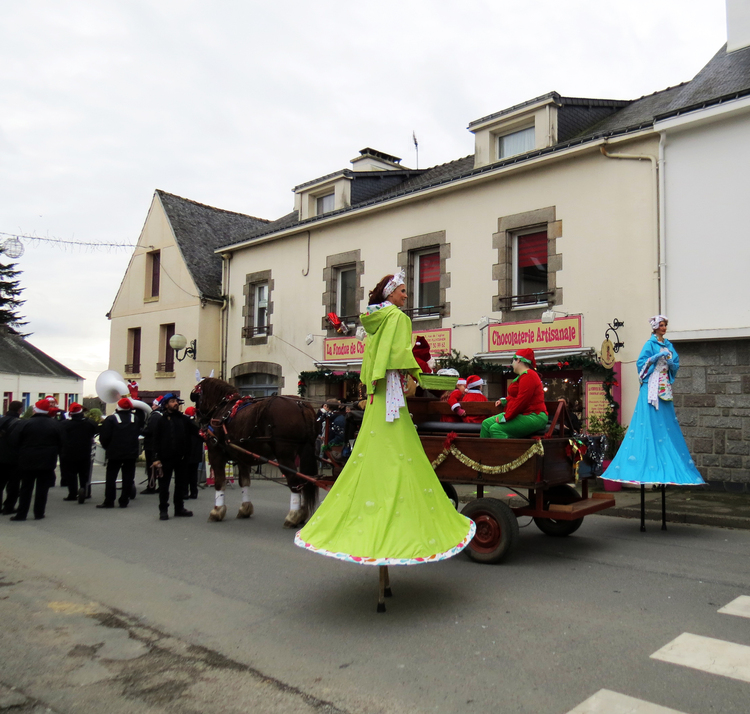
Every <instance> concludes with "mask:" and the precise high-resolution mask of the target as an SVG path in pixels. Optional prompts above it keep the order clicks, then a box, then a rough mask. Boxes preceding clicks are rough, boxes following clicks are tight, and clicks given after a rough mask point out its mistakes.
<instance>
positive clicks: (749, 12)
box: [727, 0, 750, 52]
mask: <svg viewBox="0 0 750 714" xmlns="http://www.w3.org/2000/svg"><path fill="white" fill-rule="evenodd" d="M744 47H750V3H748V2H747V0H727V52H734V51H735V50H741V49H743V48H744Z"/></svg>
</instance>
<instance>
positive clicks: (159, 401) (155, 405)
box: [151, 396, 161, 409]
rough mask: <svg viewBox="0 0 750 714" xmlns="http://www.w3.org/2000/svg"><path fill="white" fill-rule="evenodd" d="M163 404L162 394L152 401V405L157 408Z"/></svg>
mask: <svg viewBox="0 0 750 714" xmlns="http://www.w3.org/2000/svg"><path fill="white" fill-rule="evenodd" d="M160 404H161V396H159V397H156V399H154V401H153V402H151V406H152V407H153V408H154V409H156V408H157V407H158V406H159V405H160Z"/></svg>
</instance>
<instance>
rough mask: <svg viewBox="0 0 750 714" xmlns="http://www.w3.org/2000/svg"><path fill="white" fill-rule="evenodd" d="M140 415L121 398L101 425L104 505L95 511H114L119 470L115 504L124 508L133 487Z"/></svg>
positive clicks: (128, 401)
mask: <svg viewBox="0 0 750 714" xmlns="http://www.w3.org/2000/svg"><path fill="white" fill-rule="evenodd" d="M143 422H144V414H143V412H142V411H141V410H140V409H134V408H133V402H131V401H130V399H128V397H123V398H122V399H121V400H120V401H119V402H117V409H116V410H115V413H114V414H110V415H109V416H108V417H107V418H106V419H105V420H104V422H103V423H102V428H101V432H100V433H99V443H100V444H101V445H102V446H103V447H104V450H105V451H106V452H107V471H106V476H105V485H104V502H103V503H100V504H99V505H98V506H97V508H114V507H115V497H116V496H117V475H118V474H119V473H120V471H121V470H122V491H121V492H120V498H119V500H118V503H119V505H120V508H127V506H128V503H129V502H130V492H131V490H132V489H133V484H134V483H135V462H136V460H137V459H138V451H139V447H140V445H139V443H138V437H139V436H140V434H141V429H142V428H143Z"/></svg>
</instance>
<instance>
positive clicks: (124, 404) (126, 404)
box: [117, 397, 133, 411]
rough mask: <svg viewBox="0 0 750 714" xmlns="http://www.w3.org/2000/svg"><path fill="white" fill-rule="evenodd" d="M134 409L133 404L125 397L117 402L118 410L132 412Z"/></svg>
mask: <svg viewBox="0 0 750 714" xmlns="http://www.w3.org/2000/svg"><path fill="white" fill-rule="evenodd" d="M132 408H133V402H131V401H130V399H128V398H127V397H123V398H122V399H121V400H120V401H119V402H117V409H118V410H120V411H130V410H131V409H132Z"/></svg>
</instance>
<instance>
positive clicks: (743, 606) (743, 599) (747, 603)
mask: <svg viewBox="0 0 750 714" xmlns="http://www.w3.org/2000/svg"><path fill="white" fill-rule="evenodd" d="M719 612H720V613H722V614H724V615H737V616H738V617H750V597H748V596H747V595H740V596H739V597H738V598H735V599H734V600H732V602H730V603H729V604H728V605H724V607H722V608H721V609H720V610H719Z"/></svg>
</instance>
